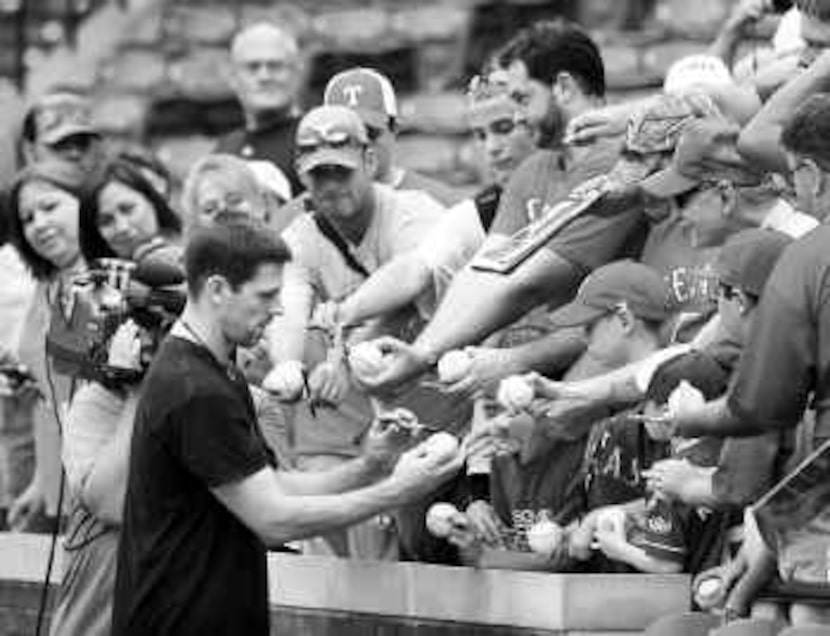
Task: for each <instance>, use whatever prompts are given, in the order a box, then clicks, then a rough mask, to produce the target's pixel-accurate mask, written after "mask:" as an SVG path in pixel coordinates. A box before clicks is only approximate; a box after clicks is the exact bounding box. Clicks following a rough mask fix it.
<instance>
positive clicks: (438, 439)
mask: <svg viewBox="0 0 830 636" xmlns="http://www.w3.org/2000/svg"><path fill="white" fill-rule="evenodd" d="M424 452H426V453H428V454H430V455H432V456H434V457H435V459H436V460H437V462H438V463H439V464H443V463H444V462H448V461H450V460H451V459H453V458H454V457H455V456H456V454H457V453H458V440H457V439H456V438H455V435H450V434H449V433H444V432H440V433H433V434H432V435H430V436H429V437H428V438H427V439H426V440H425V441H424Z"/></svg>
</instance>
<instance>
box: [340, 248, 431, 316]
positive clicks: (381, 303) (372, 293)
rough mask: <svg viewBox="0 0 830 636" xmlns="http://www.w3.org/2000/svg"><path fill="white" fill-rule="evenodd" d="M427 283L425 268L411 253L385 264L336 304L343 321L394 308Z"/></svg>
mask: <svg viewBox="0 0 830 636" xmlns="http://www.w3.org/2000/svg"><path fill="white" fill-rule="evenodd" d="M429 282H430V272H429V269H428V268H427V267H426V266H425V265H424V263H423V262H422V261H421V260H420V259H419V258H418V256H417V254H415V253H408V254H405V255H403V256H400V257H398V258H396V259H394V260H393V261H391V262H390V263H387V264H386V265H384V266H383V267H381V268H380V269H379V270H377V271H376V272H374V273H373V274H372V276H371V277H370V278H369V279H368V280H367V281H366V282H364V283H363V284H362V285H361V286H360V287H359V288H358V289H357V291H355V292H354V293H353V294H352V295H351V296H349V297H348V298H347V299H346V300H344V301H343V302H342V304H341V305H340V318H341V320H342V321H343V322H344V323H345V324H355V323H360V322H362V321H364V320H366V319H368V318H374V317H375V316H379V315H382V314H386V313H389V312H392V311H396V310H398V309H400V308H401V307H404V306H406V305H407V304H409V303H411V302H413V301H415V299H416V298H417V297H418V295H419V294H420V293H421V292H423V291H424V289H425V288H426V287H427V285H428V284H429Z"/></svg>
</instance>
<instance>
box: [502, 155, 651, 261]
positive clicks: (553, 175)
mask: <svg viewBox="0 0 830 636" xmlns="http://www.w3.org/2000/svg"><path fill="white" fill-rule="evenodd" d="M574 152H578V154H577V155H576V156H575V157H567V156H566V155H564V154H563V153H560V152H554V151H549V150H540V151H538V152H537V153H535V154H534V155H532V156H531V157H529V158H528V159H527V160H525V161H524V162H523V163H522V164H521V166H519V168H518V169H517V170H516V172H515V173H514V174H513V177H512V178H511V179H510V182H509V183H508V184H507V187H506V188H505V190H504V193H503V194H502V199H501V202H500V204H499V210H498V212H497V214H496V218H495V220H494V221H493V225H492V227H491V229H490V231H491V232H492V233H494V234H503V235H511V234H513V233H515V232H516V231H518V230H520V229H522V228H523V227H525V226H526V225H527V224H528V223H530V222H532V221H535V220H536V219H538V218H540V217H542V216H544V215H545V213H546V212H547V211H548V210H550V209H551V208H552V207H553V206H555V205H556V204H557V203H560V202H561V201H562V200H564V199H565V198H566V197H567V196H568V194H569V193H570V192H571V191H572V190H573V189H574V188H576V187H577V186H579V185H581V184H583V183H585V182H586V181H588V180H589V179H593V178H595V177H597V176H599V175H603V174H608V173H609V172H611V169H612V168H613V167H614V165H615V164H616V162H617V161H618V159H619V156H620V154H619V143H618V142H617V140H613V139H612V140H607V141H601V142H597V143H594V144H592V145H591V146H588V147H584V148H580V149H578V150H577V151H574ZM643 209H644V206H643V205H629V204H616V203H615V204H612V205H597V206H594V207H593V208H591V209H589V210H587V211H586V212H584V213H583V214H581V215H579V216H578V217H577V218H575V219H573V220H572V221H570V222H569V223H568V224H567V225H566V226H565V227H564V228H562V230H561V231H559V232H558V233H557V234H556V235H555V236H553V238H551V239H550V241H548V243H547V245H546V247H547V248H548V249H549V250H551V251H552V252H555V253H556V254H557V255H558V256H561V257H562V258H564V259H565V260H567V261H569V262H570V263H572V264H574V265H576V266H577V267H579V268H580V269H582V270H584V271H586V272H589V271H591V270H593V269H595V268H597V267H600V266H601V265H605V264H606V263H608V262H610V261H612V260H614V259H616V258H619V257H620V256H621V255H622V254H624V253H625V252H626V248H627V246H628V245H629V244H630V242H631V240H632V237H635V236H638V235H642V234H643V228H644V227H645V219H644V215H643Z"/></svg>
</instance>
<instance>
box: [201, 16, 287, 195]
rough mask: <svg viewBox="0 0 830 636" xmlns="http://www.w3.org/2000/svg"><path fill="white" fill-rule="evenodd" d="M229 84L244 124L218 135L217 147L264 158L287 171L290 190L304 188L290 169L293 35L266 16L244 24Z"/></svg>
mask: <svg viewBox="0 0 830 636" xmlns="http://www.w3.org/2000/svg"><path fill="white" fill-rule="evenodd" d="M230 55H231V69H232V76H231V86H232V87H233V90H234V92H235V93H236V96H237V99H239V103H240V105H241V106H242V112H243V114H244V116H245V124H244V127H243V128H241V129H238V130H234V131H232V132H230V133H228V134H227V135H225V136H224V137H222V138H220V139H219V143H218V146H217V148H216V150H215V151H216V152H224V153H228V154H233V155H238V156H240V157H242V158H244V159H259V160H268V161H271V162H273V163H274V165H276V166H277V167H278V168H279V169H280V170H282V172H283V173H285V175H286V176H287V177H288V180H289V181H290V183H291V190H292V194H293V195H296V194H298V193H299V192H301V191H302V190H303V186H302V184H301V183H300V180H299V179H298V177H297V173H296V171H295V170H294V137H295V134H296V131H297V123H298V122H299V115H300V113H299V109H298V108H297V99H298V96H299V92H300V88H301V86H302V59H301V54H300V49H299V46H298V45H297V40H296V38H295V37H294V36H293V35H292V34H291V33H288V32H287V31H284V30H283V29H281V28H279V27H277V26H275V25H273V24H269V23H266V22H258V23H256V24H253V25H251V26H248V27H246V28H244V29H242V30H241V31H240V32H239V33H238V34H237V35H236V37H235V38H234V39H233V42H232V44H231V50H230Z"/></svg>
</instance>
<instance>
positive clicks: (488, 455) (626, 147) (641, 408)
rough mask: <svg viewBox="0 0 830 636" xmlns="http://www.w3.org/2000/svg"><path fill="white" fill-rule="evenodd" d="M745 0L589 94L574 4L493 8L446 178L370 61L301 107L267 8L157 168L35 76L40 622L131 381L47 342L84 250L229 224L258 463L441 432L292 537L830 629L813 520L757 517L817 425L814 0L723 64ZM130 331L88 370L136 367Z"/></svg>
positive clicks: (820, 108)
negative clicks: (352, 512)
mask: <svg viewBox="0 0 830 636" xmlns="http://www.w3.org/2000/svg"><path fill="white" fill-rule="evenodd" d="M767 4H768V3H767V2H765V0H745V1H744V2H741V3H738V4H737V5H736V7H735V9H734V11H733V14H732V16H731V17H730V19H729V20H728V21H727V22H726V23H725V24H724V25H723V28H722V30H721V33H720V34H719V36H718V38H717V39H716V41H715V42H714V43H713V44H712V45H711V47H710V48H709V50H708V51H707V52H706V53H703V54H700V55H693V56H690V57H687V58H683V59H681V60H680V61H678V62H677V63H675V64H674V65H673V66H672V67H671V69H670V70H669V72H668V74H667V76H666V78H665V82H664V85H663V88H662V91H660V92H659V93H655V94H654V95H651V96H648V97H644V98H639V99H637V100H636V101H626V102H622V103H616V104H612V105H608V104H607V103H606V101H605V73H604V66H603V60H602V55H601V51H600V49H599V48H598V47H597V45H596V44H595V43H594V42H593V41H592V39H591V38H590V36H589V35H588V34H587V33H586V32H585V31H584V30H583V29H582V28H580V27H579V26H577V25H575V24H571V23H567V22H564V21H556V22H544V23H539V24H536V25H534V26H532V27H530V28H527V29H525V30H523V31H521V32H519V33H517V34H516V35H515V37H514V38H513V39H511V40H510V41H509V42H508V43H506V44H505V45H504V46H503V47H502V48H500V49H499V50H497V51H494V52H493V53H492V55H491V56H490V58H489V59H488V62H487V64H486V66H485V68H483V69H482V72H481V75H480V76H478V77H476V78H474V79H472V80H471V81H470V83H469V87H468V90H467V107H466V108H467V112H466V116H467V121H468V122H469V127H470V131H471V133H472V135H473V136H474V138H475V140H476V141H477V144H478V145H477V146H476V147H477V151H478V152H480V154H481V162H482V163H483V164H484V165H485V166H486V167H487V171H488V177H489V183H488V185H486V186H485V187H484V188H482V189H481V190H479V191H477V192H475V193H472V194H470V193H469V192H463V193H462V192H456V191H454V190H453V189H452V188H451V187H449V186H448V185H446V184H444V183H441V182H439V181H437V180H433V179H431V178H427V177H426V176H423V175H419V174H417V173H415V172H412V171H409V170H404V169H402V168H401V167H399V166H398V165H397V164H396V163H395V138H396V134H397V131H398V126H399V117H398V110H397V106H396V96H395V92H394V89H393V87H392V85H391V83H390V81H389V80H388V79H387V78H386V77H384V76H383V75H382V74H380V73H379V72H377V71H375V70H373V69H368V68H355V69H350V70H346V71H344V72H342V73H339V74H337V75H335V76H334V77H332V78H331V80H330V81H329V83H328V85H327V87H326V90H325V93H324V95H323V96H322V102H323V105H322V106H319V107H316V108H313V109H311V110H310V111H309V112H307V113H305V114H301V113H299V111H298V109H297V107H296V103H295V100H296V98H297V95H298V93H299V90H300V85H301V76H302V73H301V68H302V55H301V51H300V50H299V49H298V47H297V44H296V42H295V41H294V39H293V38H292V37H291V35H290V34H288V33H286V32H284V31H283V30H281V29H280V28H278V27H276V26H273V25H268V24H256V25H253V26H250V27H247V28H246V29H244V30H243V31H241V32H240V33H239V34H238V35H237V37H236V38H235V40H234V43H233V46H232V49H231V51H230V55H231V59H232V62H233V68H234V77H233V87H234V90H235V92H236V93H237V95H238V97H239V100H240V102H241V104H242V106H243V110H244V113H245V118H246V121H245V126H244V128H242V129H240V130H239V131H235V132H233V133H231V134H229V135H227V136H225V137H223V138H222V139H221V140H220V141H219V143H218V146H217V148H216V150H215V152H214V153H212V154H210V155H208V156H205V157H203V158H202V159H200V160H198V161H197V162H196V163H195V164H194V165H193V166H192V167H191V168H190V170H189V172H188V174H187V176H186V178H185V180H184V183H183V184H182V186H181V188H179V187H178V184H176V183H175V181H174V179H172V178H171V176H170V174H169V173H168V172H167V170H166V169H165V167H164V165H163V164H161V163H160V162H159V161H157V160H156V159H155V158H154V157H153V155H152V154H151V153H149V152H147V151H141V150H134V151H119V152H114V151H112V149H111V148H110V147H109V145H108V142H107V139H105V138H104V136H102V134H101V133H100V132H99V131H98V129H97V128H96V125H95V122H94V121H93V120H92V118H91V115H90V109H89V103H88V102H87V101H86V99H85V98H84V97H83V96H80V95H77V94H73V93H70V92H65V91H62V92H55V93H52V94H49V95H47V96H45V97H43V98H41V99H40V100H39V101H37V102H36V103H35V104H34V105H33V106H32V107H31V108H30V110H29V111H28V113H27V115H26V119H25V121H24V122H23V126H22V135H21V151H22V156H23V157H24V160H25V167H23V168H22V169H21V170H20V172H19V173H18V174H17V176H16V177H15V179H14V182H13V183H12V184H11V186H10V187H9V188H8V189H7V191H6V193H5V199H4V207H3V226H4V228H3V229H4V232H5V237H6V239H7V243H6V244H5V245H4V246H2V247H0V259H1V260H2V267H0V303H2V305H0V306H1V307H2V308H1V309H0V311H2V312H3V313H2V321H0V324H1V325H2V330H0V337H2V341H0V344H2V347H3V350H2V354H3V362H4V366H3V369H4V370H6V371H5V372H4V374H2V376H1V377H2V378H3V386H4V389H5V393H6V394H7V396H6V398H5V402H4V405H5V406H4V418H3V419H2V424H3V428H2V431H0V445H2V451H3V455H2V460H3V461H2V465H3V483H2V487H3V490H4V492H3V497H4V500H3V502H2V504H3V505H4V512H6V514H7V518H6V520H5V521H6V525H7V527H10V528H12V529H15V530H24V531H48V530H50V529H54V528H56V527H57V526H60V527H61V529H62V531H63V532H64V537H65V539H64V540H65V544H66V549H67V552H68V553H70V554H73V555H76V556H74V557H73V558H71V559H69V560H68V565H67V572H66V573H65V583H64V589H63V591H62V595H61V603H60V604H59V607H58V610H57V614H56V616H55V619H54V621H53V633H55V634H74V633H84V634H90V633H107V629H108V627H107V626H108V622H107V621H108V619H109V617H108V615H106V612H102V611H101V609H100V608H101V607H102V605H101V602H102V601H101V599H103V598H105V597H106V596H107V595H108V594H111V589H112V588H111V586H112V581H113V580H114V569H115V559H114V556H113V555H114V550H115V546H116V545H117V542H118V524H119V522H120V520H121V507H122V503H123V497H124V489H125V487H126V486H125V483H126V473H127V469H126V466H127V464H128V458H129V440H130V434H131V425H132V417H133V413H134V407H135V403H136V395H137V392H138V390H137V389H136V388H135V387H126V388H125V387H123V386H114V385H111V384H109V383H107V382H79V381H78V380H77V378H76V377H73V375H72V374H71V373H66V372H65V370H64V371H62V370H61V368H60V365H58V364H56V363H55V360H54V359H53V357H52V356H51V354H49V353H48V352H47V348H48V347H47V345H45V344H44V343H46V342H47V341H49V339H50V338H49V337H47V336H51V338H52V339H53V340H54V339H55V338H56V337H57V336H56V334H61V333H72V332H73V330H82V329H84V328H85V324H86V323H85V322H84V320H83V319H82V318H78V317H77V316H76V314H77V312H76V311H74V310H75V309H76V308H77V306H78V302H77V301H76V294H77V293H78V292H77V291H76V290H77V289H78V281H79V280H86V279H87V278H88V275H87V274H88V271H89V268H90V267H91V266H92V264H93V263H100V262H101V259H113V258H116V259H124V260H128V261H134V262H141V261H142V260H143V259H145V258H152V259H161V260H167V261H169V260H170V259H172V260H173V261H174V262H175V261H176V259H178V258H179V254H180V246H181V245H183V244H185V242H186V239H187V236H188V233H189V232H191V231H193V230H194V228H197V227H200V226H204V225H210V224H213V223H223V222H229V221H230V220H233V219H239V218H248V219H252V220H253V222H256V223H259V224H261V226H262V227H263V230H262V231H269V232H276V233H279V234H280V235H281V236H282V238H283V239H284V241H285V243H286V244H287V245H288V247H289V249H290V251H291V255H292V258H291V261H290V262H289V263H287V264H286V265H285V268H284V271H283V286H282V290H281V312H280V313H279V315H277V316H276V317H275V318H274V319H273V321H272V323H271V324H270V325H269V327H268V330H267V332H266V334H265V336H264V338H263V341H262V343H261V344H260V345H258V346H256V347H254V348H252V349H249V350H244V351H240V352H239V354H238V356H239V357H238V361H237V362H238V365H239V366H240V368H241V369H242V370H243V371H244V372H245V374H246V377H247V379H248V381H249V383H250V385H251V391H252V394H253V396H254V398H255V404H256V407H257V415H258V417H259V422H260V425H261V428H262V432H263V434H264V435H265V438H266V439H267V441H268V443H269V445H270V446H271V448H272V450H273V451H274V453H275V454H276V456H277V458H278V462H279V465H280V466H281V467H282V468H289V469H290V470H296V471H315V470H321V469H326V468H330V467H332V466H336V465H338V464H342V463H343V462H345V461H347V460H349V459H351V458H354V457H356V456H358V455H360V453H361V448H362V443H363V439H364V435H365V432H366V430H367V428H368V427H369V424H370V423H371V422H372V421H373V420H374V419H375V418H376V417H386V416H389V417H392V418H393V419H394V420H395V421H396V422H397V423H398V424H397V425H402V424H401V422H404V421H405V422H409V424H410V425H411V426H412V427H413V428H416V429H420V430H425V431H431V430H443V431H447V432H449V433H452V434H453V435H454V436H456V438H457V439H458V440H460V441H462V442H463V443H462V449H463V451H464V453H465V457H466V462H465V466H464V469H463V471H462V473H461V474H459V475H458V476H457V478H456V479H454V480H453V481H452V482H451V483H449V484H447V485H446V486H444V487H443V488H442V489H441V490H440V491H439V492H435V493H432V494H431V495H430V497H428V498H427V499H425V500H423V501H421V502H419V503H418V504H416V505H408V506H406V507H403V508H399V509H394V510H389V511H388V512H387V513H385V514H383V515H381V516H378V517H375V518H372V519H369V520H367V521H365V522H363V523H361V524H359V525H356V526H352V527H349V528H346V529H344V530H342V531H340V532H337V533H335V534H331V535H327V536H323V537H317V538H314V539H310V540H305V541H301V542H296V543H292V544H289V545H288V546H286V547H285V548H284V549H286V550H293V551H299V552H302V553H306V554H326V555H335V556H338V557H352V558H364V559H386V560H419V561H427V562H433V563H442V564H447V565H467V566H474V567H481V568H507V569H523V570H537V571H549V572H607V573H614V572H637V571H639V572H652V573H671V572H688V573H691V574H693V575H695V576H696V577H697V579H696V580H697V582H698V583H699V584H700V585H697V587H696V589H697V590H698V594H697V596H696V599H695V603H696V604H697V606H698V607H699V608H701V609H704V610H712V611H715V612H720V613H724V614H726V615H727V616H728V617H739V616H747V615H750V614H753V615H773V616H777V617H785V618H787V620H790V621H792V622H793V623H796V624H797V623H810V622H816V623H823V624H830V612H828V611H827V608H826V603H825V602H824V600H823V598H824V596H827V595H826V592H822V590H823V589H825V588H826V585H827V581H828V576H830V529H828V526H827V519H828V518H829V517H828V516H827V512H830V511H824V512H822V511H818V513H817V514H813V515H811V518H809V519H807V520H806V521H805V522H804V523H801V524H799V523H797V522H794V523H793V527H790V528H785V529H779V530H778V531H776V532H772V533H770V532H762V530H763V528H761V527H760V524H759V523H758V522H757V519H756V518H755V516H754V514H753V510H754V509H753V508H752V504H753V503H754V502H756V501H757V500H758V499H759V498H760V497H761V496H762V495H763V494H764V493H765V492H767V491H768V490H769V489H770V488H771V487H772V486H773V485H774V484H775V483H776V482H778V481H779V480H780V479H781V478H782V477H783V476H784V475H786V474H787V471H788V470H790V469H791V468H792V467H793V466H795V465H796V464H797V463H798V462H799V461H800V460H801V459H803V458H804V457H805V456H806V455H807V454H809V452H810V451H812V450H813V449H815V448H818V447H819V446H820V445H821V444H822V443H823V442H824V441H826V439H827V438H828V435H830V428H829V427H828V423H830V420H828V418H830V414H828V412H827V400H826V396H825V395H824V393H825V391H826V390H827V386H826V383H827V377H828V375H827V374H828V371H830V349H828V347H830V344H828V343H830V315H827V312H828V309H827V307H828V303H827V301H828V298H827V294H828V293H830V291H828V290H829V289H830V288H828V283H827V274H828V272H829V271H830V249H828V246H830V236H828V238H827V239H825V238H824V234H827V233H828V230H826V229H825V228H824V226H823V225H822V223H823V220H824V216H825V214H826V213H827V211H828V210H830V51H825V48H826V47H827V46H828V45H830V3H828V2H823V1H822V0H800V1H799V0H796V2H795V7H793V8H792V9H791V10H790V11H789V13H787V14H786V15H784V16H783V17H781V19H780V25H779V28H778V32H777V33H776V36H775V38H774V39H773V40H772V41H771V42H770V43H769V46H768V47H765V48H756V49H755V50H753V52H752V53H751V54H750V55H749V56H748V57H746V58H737V59H736V51H738V50H739V49H740V44H741V42H742V40H743V39H744V38H745V37H746V36H747V35H748V34H750V33H751V31H752V27H753V25H754V24H755V23H756V22H757V21H758V20H761V19H765V18H766V17H767V14H768V13H769V12H771V11H773V7H772V6H771V5H770V6H767ZM825 91H828V93H825ZM579 202H583V203H585V205H581V206H580V205H578V203H579ZM563 203H566V204H564V205H560V204H563ZM825 241H827V243H826V244H825ZM526 244H532V245H533V247H534V249H532V250H531V249H528V250H527V253H524V254H523V255H522V257H521V258H516V259H515V261H513V262H511V257H512V255H513V254H514V253H519V252H521V248H522V247H523V246H525V245H526ZM135 330H136V327H135V325H134V324H133V323H131V322H128V323H125V324H124V325H122V327H121V328H120V329H119V331H118V332H117V333H116V336H115V338H114V339H113V342H112V344H111V346H110V350H109V363H110V364H112V365H116V366H119V365H120V366H124V367H130V366H134V365H135V347H134V346H133V344H132V343H133V342H134V338H135ZM19 363H22V365H24V367H25V369H26V370H27V371H28V372H30V373H31V374H32V377H33V378H34V380H35V381H34V382H27V381H23V382H19V381H18V380H19V377H18V376H17V375H15V374H14V373H12V371H11V370H13V369H14V370H18V369H21V368H23V367H20V366H19ZM390 414H391V415H390ZM62 474H63V475H65V478H63V477H62ZM62 491H65V492H66V495H67V499H66V500H65V501H61V500H62V499H63V498H62V496H61V495H62ZM814 512H815V511H814ZM90 545H93V546H95V547H94V549H91V548H90V547H89V546H90ZM102 545H103V546H106V547H103V548H102V547H101V546H102ZM79 555H84V556H83V558H82V557H81V556H79ZM102 555H103V556H102ZM107 555H108V556H107ZM707 581H708V582H711V581H715V582H716V585H714V587H713V586H712V585H709V586H707V585H704V583H706V582H707ZM827 598H830V596H828V597H827ZM93 601H94V602H93ZM103 606H104V607H105V606H106V602H105V601H103ZM91 608H97V609H95V610H94V611H93V609H91Z"/></svg>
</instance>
